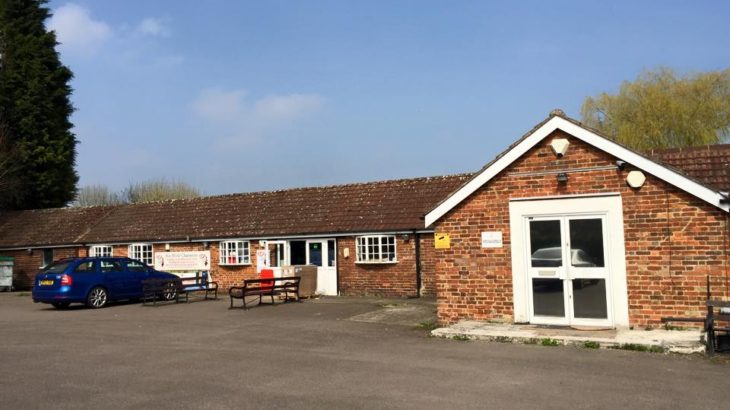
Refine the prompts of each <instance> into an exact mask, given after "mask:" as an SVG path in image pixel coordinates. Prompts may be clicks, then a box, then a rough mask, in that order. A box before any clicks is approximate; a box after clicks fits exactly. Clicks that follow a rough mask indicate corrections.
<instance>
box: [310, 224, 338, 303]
mask: <svg viewBox="0 0 730 410" xmlns="http://www.w3.org/2000/svg"><path fill="white" fill-rule="evenodd" d="M329 241H334V244H335V248H334V255H332V256H333V261H334V263H333V266H329V263H328V262H329V247H328V242H329ZM306 242H307V243H306V247H305V248H306V262H307V265H311V262H310V259H309V245H310V244H311V243H318V244H320V246H321V247H322V266H317V293H318V294H320V295H327V296H337V294H338V289H337V240H336V239H335V238H319V239H307V241H306Z"/></svg>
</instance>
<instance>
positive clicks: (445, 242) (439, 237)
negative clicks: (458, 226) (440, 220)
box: [434, 233, 451, 249]
mask: <svg viewBox="0 0 730 410" xmlns="http://www.w3.org/2000/svg"><path fill="white" fill-rule="evenodd" d="M434 244H435V246H436V249H448V248H450V247H451V240H450V239H449V234H447V233H435V234H434Z"/></svg>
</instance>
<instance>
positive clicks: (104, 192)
mask: <svg viewBox="0 0 730 410" xmlns="http://www.w3.org/2000/svg"><path fill="white" fill-rule="evenodd" d="M121 203H123V201H122V198H121V196H120V195H119V194H118V193H116V192H112V191H111V190H110V189H109V188H108V187H107V186H106V185H87V186H84V187H81V188H80V189H79V192H78V194H76V199H75V200H74V202H73V203H72V206H81V207H85V206H101V205H119V204H121Z"/></svg>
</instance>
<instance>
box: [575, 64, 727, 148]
mask: <svg viewBox="0 0 730 410" xmlns="http://www.w3.org/2000/svg"><path fill="white" fill-rule="evenodd" d="M581 115H582V117H583V122H584V123H585V124H586V125H588V126H590V127H593V128H596V129H597V130H599V131H601V132H603V133H604V134H606V135H607V136H609V137H612V138H615V140H616V141H617V142H620V143H622V144H624V145H627V146H629V147H632V148H634V149H637V150H639V151H648V150H651V149H661V148H679V147H687V146H695V145H706V144H716V143H719V142H722V141H723V140H725V139H726V138H727V137H728V135H730V69H727V70H724V71H710V72H705V73H697V74H692V75H685V76H677V75H676V74H675V73H674V72H673V71H672V70H670V69H667V68H660V69H657V70H654V71H645V72H643V73H642V74H641V75H639V77H638V78H637V79H636V80H635V81H633V82H628V81H626V82H624V83H623V84H621V88H620V89H619V92H618V94H616V95H610V94H607V93H601V94H599V95H598V96H597V97H588V98H586V100H585V101H584V102H583V107H582V108H581Z"/></svg>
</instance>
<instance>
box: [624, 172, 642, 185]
mask: <svg viewBox="0 0 730 410" xmlns="http://www.w3.org/2000/svg"><path fill="white" fill-rule="evenodd" d="M644 182H646V176H645V175H644V173H643V172H641V171H631V172H629V175H627V176H626V183H627V184H628V185H629V186H630V187H631V188H634V189H638V188H641V187H642V185H644Z"/></svg>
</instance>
